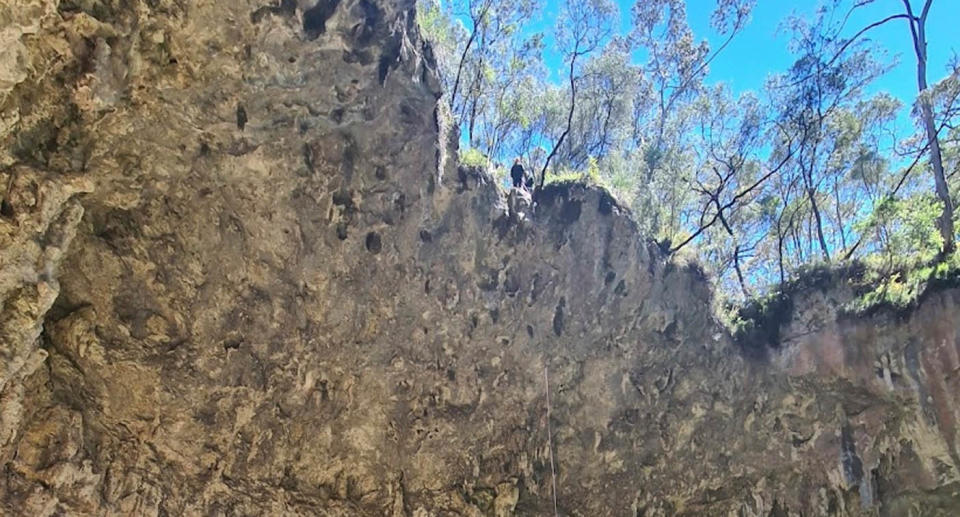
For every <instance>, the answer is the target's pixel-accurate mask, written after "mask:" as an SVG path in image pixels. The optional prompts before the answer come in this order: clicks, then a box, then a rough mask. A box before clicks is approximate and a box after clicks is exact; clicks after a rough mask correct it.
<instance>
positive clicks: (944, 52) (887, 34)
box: [531, 0, 960, 105]
mask: <svg viewBox="0 0 960 517" xmlns="http://www.w3.org/2000/svg"><path fill="white" fill-rule="evenodd" d="M616 3H617V4H618V5H619V6H620V18H621V29H622V30H626V29H627V28H628V27H629V24H630V8H631V6H632V5H633V1H632V0H616ZM818 3H819V2H817V1H812V0H806V1H804V0H758V1H757V5H756V6H755V7H754V10H753V13H752V15H751V19H750V23H749V25H747V27H746V28H745V29H744V30H743V31H742V32H741V33H740V34H739V35H738V36H737V37H736V39H734V40H733V42H731V43H730V45H729V46H728V47H727V48H726V49H725V51H724V52H723V53H722V54H720V56H718V57H717V59H716V60H715V61H714V62H713V63H712V65H711V67H710V75H709V76H708V82H721V81H722V82H724V83H726V84H728V85H729V86H730V88H731V89H732V90H733V91H734V92H736V93H740V92H744V91H749V90H753V91H758V90H760V89H761V88H762V86H763V83H764V80H765V79H766V78H767V76H768V75H769V74H773V73H778V72H783V71H785V70H787V68H788V67H789V66H790V65H791V63H792V62H793V57H792V56H791V55H790V53H789V51H788V49H787V45H788V43H789V41H790V36H791V35H790V33H789V31H786V30H780V24H781V22H782V21H783V20H784V19H785V18H786V17H787V16H789V15H790V14H791V13H795V14H798V15H806V17H809V16H812V13H813V12H814V10H815V9H816V6H817V5H818ZM912 3H913V4H914V8H915V9H917V10H919V8H920V4H921V1H920V0H912ZM561 4H562V0H547V2H546V7H545V9H544V13H543V16H542V18H541V19H538V20H535V21H534V22H533V23H532V24H531V30H535V31H547V32H549V29H550V28H551V27H552V24H553V21H554V20H555V19H556V16H557V13H558V12H559V6H560V5H561ZM715 5H716V0H689V1H688V2H687V16H688V19H689V23H690V26H691V28H692V29H693V31H694V34H695V36H696V38H697V39H698V40H702V39H704V38H706V39H707V40H708V41H710V43H711V47H716V46H717V45H719V44H720V41H721V38H720V37H719V36H718V35H717V34H716V33H715V32H714V31H713V30H712V28H711V27H710V13H711V12H712V10H713V9H714V6H715ZM902 11H903V3H902V1H901V0H876V1H875V3H874V4H873V5H869V6H866V7H863V8H861V9H858V10H857V11H856V14H855V15H854V16H852V17H851V19H850V21H849V22H848V23H847V27H848V28H849V31H848V33H847V34H846V35H847V36H852V35H853V34H854V33H856V31H858V30H859V29H860V28H862V27H865V26H866V25H869V24H870V23H871V22H874V21H877V20H880V19H883V18H885V17H886V16H889V15H891V14H894V13H899V12H902ZM958 23H960V0H934V1H933V4H932V7H931V9H930V16H929V19H928V21H927V41H928V47H929V48H928V52H929V64H928V72H927V80H928V81H929V83H930V84H933V83H935V82H936V81H937V80H939V79H942V78H943V77H945V76H946V75H947V68H946V66H947V63H948V62H949V60H950V59H951V57H952V56H953V55H954V54H957V53H960V26H958ZM866 36H867V37H869V38H870V39H871V40H873V41H875V42H877V43H879V44H880V46H881V48H882V49H884V50H885V51H886V52H887V53H888V56H889V57H890V58H894V57H898V58H899V64H898V65H897V66H896V67H894V68H893V69H892V70H890V71H889V72H888V73H887V74H885V75H884V76H883V77H882V78H880V79H879V80H878V81H877V82H876V83H874V84H873V85H872V87H871V91H873V92H876V91H886V92H888V93H890V94H892V95H893V96H895V97H897V98H899V99H900V100H902V101H903V102H904V104H906V105H910V104H912V102H913V99H914V98H915V97H916V94H917V80H916V60H915V58H914V54H913V47H912V43H911V40H910V30H909V27H908V25H907V23H906V21H905V20H894V21H891V22H888V23H887V24H885V25H883V26H881V27H878V28H875V29H872V30H871V31H870V32H868V33H867V35H866ZM545 58H546V61H547V65H548V66H549V67H550V68H551V69H552V72H553V73H554V74H556V77H561V75H560V74H562V72H561V70H562V68H563V66H562V63H561V61H560V57H559V56H558V55H556V54H548V55H547V56H545Z"/></svg>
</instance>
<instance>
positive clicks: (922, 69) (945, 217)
mask: <svg viewBox="0 0 960 517" xmlns="http://www.w3.org/2000/svg"><path fill="white" fill-rule="evenodd" d="M932 2H933V0H927V1H926V3H924V6H923V11H922V13H921V14H920V17H919V18H917V17H914V16H913V12H912V10H911V8H910V2H909V0H904V4H905V5H906V7H907V14H909V15H910V16H911V19H910V33H911V35H912V36H913V48H914V51H915V52H916V54H917V89H918V90H919V93H920V99H919V103H920V117H921V119H922V121H923V128H924V131H925V132H926V134H927V143H928V146H929V147H930V164H931V165H932V166H933V177H934V180H935V182H936V190H937V197H939V198H940V202H941V203H943V211H942V212H941V214H940V224H939V226H940V236H941V237H942V238H943V254H944V255H948V254H950V253H953V251H954V250H955V249H956V237H955V232H954V229H953V201H952V200H951V199H950V189H949V187H948V186H947V179H946V177H945V175H944V172H943V157H942V155H941V153H940V140H939V138H938V136H937V127H936V124H935V123H934V121H933V105H932V102H931V100H930V98H929V97H928V96H927V95H925V94H926V93H927V33H926V24H927V14H929V11H930V4H931V3H932Z"/></svg>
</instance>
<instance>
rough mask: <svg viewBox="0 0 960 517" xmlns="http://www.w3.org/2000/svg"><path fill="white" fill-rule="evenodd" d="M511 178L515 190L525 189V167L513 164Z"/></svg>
mask: <svg viewBox="0 0 960 517" xmlns="http://www.w3.org/2000/svg"><path fill="white" fill-rule="evenodd" d="M510 178H511V179H513V188H523V165H520V164H519V163H515V164H513V168H511V169H510Z"/></svg>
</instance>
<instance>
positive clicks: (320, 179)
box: [0, 0, 960, 517]
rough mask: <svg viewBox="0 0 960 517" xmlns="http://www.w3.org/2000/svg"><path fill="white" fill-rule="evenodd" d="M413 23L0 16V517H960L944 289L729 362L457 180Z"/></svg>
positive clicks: (698, 306)
mask: <svg viewBox="0 0 960 517" xmlns="http://www.w3.org/2000/svg"><path fill="white" fill-rule="evenodd" d="M412 4H413V2H412V0H395V1H383V0H319V1H316V0H298V1H295V0H281V1H280V2H279V3H269V2H268V1H267V0H245V1H244V0H236V1H221V0H128V1H114V0H61V1H60V2H57V1H56V0H8V1H7V2H5V3H4V4H3V5H0V47H2V48H0V138H2V146H0V171H2V172H0V188H3V189H4V190H3V191H2V193H3V206H2V211H0V212H2V217H0V299H2V313H0V324H2V327H0V359H2V367H0V418H2V420H0V463H2V465H3V468H2V470H0V510H2V512H0V513H5V514H9V515H222V516H232V515H251V516H252V515H294V514H299V515H331V516H347V515H371V516H372V515H390V516H397V517H399V516H417V517H421V516H427V515H463V516H476V515H497V516H500V515H546V514H553V512H554V510H553V501H552V495H551V486H552V484H553V475H552V473H551V467H550V458H551V450H552V456H553V459H554V462H555V466H556V467H555V470H556V486H557V499H558V506H559V513H560V514H561V515H583V516H597V515H631V516H633V515H643V516H666V515H690V516H693V515H731V516H744V517H746V516H775V517H781V516H798V515H804V516H823V515H835V516H839V515H851V516H860V515H891V516H900V515H956V514H957V512H958V508H960V495H958V494H960V471H958V468H960V458H958V443H957V442H958V431H957V422H958V419H957V416H958V408H960V401H958V397H960V373H958V372H960V369H958V368H960V360H958V352H960V338H958V334H957V329H958V328H960V313H958V311H957V305H958V303H960V292H957V291H943V292H940V293H937V294H935V295H933V296H931V297H929V298H928V299H927V300H926V301H925V303H924V304H923V305H922V306H921V307H920V308H919V309H918V310H916V311H915V312H913V313H912V314H910V315H908V316H905V317H904V316H901V315H894V314H884V313H878V314H876V315H874V316H872V317H871V318H868V319H849V318H847V319H844V318H842V317H838V316H837V315H836V312H835V311H832V310H831V309H830V307H831V306H832V303H833V302H831V301H830V300H829V297H830V296H832V295H831V294H830V291H829V290H828V292H827V293H826V294H824V293H823V292H820V291H814V292H812V293H811V294H810V295H809V296H806V297H805V298H803V299H801V300H799V301H798V302H797V305H796V307H795V309H794V310H793V311H792V313H791V317H790V318H789V321H788V323H787V324H786V325H785V326H784V328H782V329H781V332H780V333H779V338H778V340H777V342H776V343H773V345H774V348H772V349H769V350H768V349H763V350H761V351H760V352H759V353H758V352H757V351H756V350H753V349H745V348H743V347H742V346H741V345H738V344H736V343H734V342H733V341H732V340H731V339H730V338H729V337H728V336H727V335H726V334H725V333H724V332H722V331H721V330H720V327H719V326H717V325H716V324H715V323H714V322H713V321H712V320H711V317H710V314H711V313H710V310H709V305H710V297H711V294H710V291H709V289H708V287H707V283H706V282H705V280H704V279H703V278H702V275H701V274H700V273H699V272H698V270H697V268H695V267H686V266H679V265H676V264H672V263H668V262H667V261H666V260H665V258H664V256H663V254H662V252H661V251H660V250H659V248H658V247H656V246H655V245H652V244H650V243H648V242H647V241H646V240H644V239H643V238H642V237H641V236H640V235H638V233H637V231H636V228H635V226H634V225H633V223H632V222H631V221H630V219H629V217H628V216H627V215H626V214H625V213H624V212H623V210H622V209H621V208H620V207H618V205H617V204H616V203H615V202H614V201H613V200H612V199H611V198H610V197H609V196H607V195H606V194H604V193H602V192H598V191H596V190H591V189H586V188H584V187H579V186H571V185H565V186H554V187H549V188H548V189H547V190H546V191H545V192H544V193H543V195H542V197H541V199H540V200H539V203H540V204H539V206H538V208H537V210H536V211H533V210H531V209H530V207H529V203H528V202H527V201H526V200H524V199H521V198H519V197H514V198H511V199H510V200H509V202H508V200H507V198H506V197H505V196H504V194H503V193H502V192H501V191H500V190H499V189H498V188H497V187H496V186H494V185H492V184H491V182H490V179H489V178H488V177H487V176H486V175H485V174H483V173H482V172H477V171H471V170H458V169H457V168H456V167H455V166H454V165H452V163H453V162H454V160H453V159H449V158H448V154H449V155H451V156H452V152H449V151H448V149H450V146H448V142H449V141H450V138H449V137H448V136H446V135H445V132H444V128H442V127H440V126H438V123H437V120H438V117H437V116H436V108H437V105H438V97H439V90H438V85H437V82H436V80H435V75H434V71H433V69H432V66H433V65H432V60H431V57H430V53H429V49H427V48H426V47H425V46H424V44H423V43H422V41H421V39H420V37H419V35H418V32H417V28H416V26H415V23H414V15H413V11H412V9H413V5H412ZM545 374H546V375H545ZM547 377H548V378H549V390H550V401H551V404H550V408H549V410H550V415H551V418H550V428H551V429H552V440H548V437H547V416H546V415H547V410H548V408H547V404H546V400H547V399H546V393H547V391H546V381H547ZM551 444H552V447H551Z"/></svg>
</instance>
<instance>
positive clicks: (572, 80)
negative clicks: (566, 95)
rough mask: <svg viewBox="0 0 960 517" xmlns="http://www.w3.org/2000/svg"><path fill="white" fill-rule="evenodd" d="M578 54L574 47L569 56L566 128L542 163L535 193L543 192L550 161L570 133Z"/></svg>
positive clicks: (575, 104)
mask: <svg viewBox="0 0 960 517" xmlns="http://www.w3.org/2000/svg"><path fill="white" fill-rule="evenodd" d="M579 52H580V47H579V46H577V47H574V49H573V54H572V55H571V56H570V111H569V112H568V113H567V128H566V129H564V130H563V133H561V134H560V138H558V139H557V143H556V145H554V146H553V149H552V150H551V151H550V154H548V155H547V160H546V161H545V162H544V163H543V170H541V171H540V185H539V186H538V187H537V191H540V190H543V183H544V181H546V179H547V168H548V167H550V160H552V159H553V157H554V156H555V155H556V154H557V151H558V150H560V146H561V145H563V141H564V140H565V139H566V138H567V134H569V133H570V128H571V127H572V126H573V113H574V110H575V109H576V107H577V82H576V77H575V76H574V73H575V68H574V64H575V63H576V62H577V57H578V56H579V55H580V54H579Z"/></svg>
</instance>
